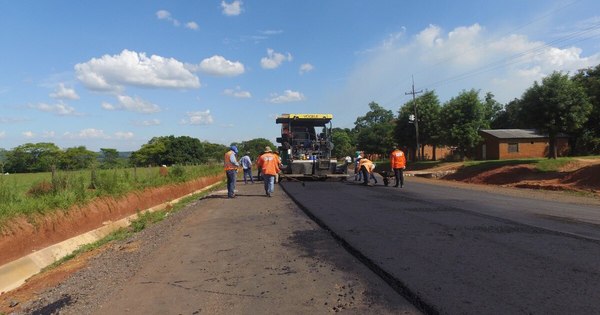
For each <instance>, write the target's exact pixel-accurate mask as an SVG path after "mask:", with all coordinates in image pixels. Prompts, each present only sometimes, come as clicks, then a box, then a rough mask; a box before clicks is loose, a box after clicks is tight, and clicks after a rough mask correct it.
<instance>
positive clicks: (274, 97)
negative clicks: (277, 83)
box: [269, 90, 306, 104]
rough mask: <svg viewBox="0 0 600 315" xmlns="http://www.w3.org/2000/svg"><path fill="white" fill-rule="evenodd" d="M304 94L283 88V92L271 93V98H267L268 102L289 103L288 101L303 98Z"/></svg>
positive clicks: (297, 100)
mask: <svg viewBox="0 0 600 315" xmlns="http://www.w3.org/2000/svg"><path fill="white" fill-rule="evenodd" d="M305 99H306V97H304V94H302V93H300V92H297V91H292V90H285V91H283V94H281V95H279V94H277V93H273V94H271V98H270V99H269V102H270V103H275V104H281V103H290V102H299V101H303V100H305Z"/></svg>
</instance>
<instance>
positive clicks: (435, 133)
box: [394, 91, 441, 160]
mask: <svg viewBox="0 0 600 315" xmlns="http://www.w3.org/2000/svg"><path fill="white" fill-rule="evenodd" d="M414 101H416V103H417V106H416V107H417V111H418V114H417V118H418V119H419V142H420V144H422V145H423V147H421V150H423V151H421V156H423V152H424V146H425V145H430V146H432V147H433V154H434V155H433V159H434V160H435V159H436V156H435V147H436V146H437V145H439V144H440V137H439V134H440V133H439V122H438V120H439V116H440V110H441V106H440V101H439V99H438V97H437V95H436V94H435V92H434V91H427V92H425V94H423V95H421V96H419V97H417V98H416V99H415V100H414ZM414 101H413V100H410V101H408V102H406V103H405V104H404V105H402V107H401V108H400V110H399V111H398V119H397V120H396V125H395V128H394V138H395V140H396V142H397V143H398V144H399V145H407V146H410V147H413V148H415V147H416V143H417V141H416V130H415V125H414V123H413V122H411V121H410V119H409V117H410V116H411V115H414V108H415V106H414ZM413 150H416V149H413ZM415 152H416V151H415Z"/></svg>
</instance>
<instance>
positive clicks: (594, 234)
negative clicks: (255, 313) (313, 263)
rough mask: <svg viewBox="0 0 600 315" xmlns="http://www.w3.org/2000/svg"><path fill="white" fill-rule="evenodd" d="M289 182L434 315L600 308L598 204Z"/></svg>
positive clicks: (409, 186)
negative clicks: (439, 314) (434, 314)
mask: <svg viewBox="0 0 600 315" xmlns="http://www.w3.org/2000/svg"><path fill="white" fill-rule="evenodd" d="M380 185H381V181H380ZM281 186H282V187H283V188H284V189H285V190H286V191H287V192H288V193H289V194H290V196H291V197H292V198H293V199H294V200H295V201H296V202H297V203H299V204H300V205H301V207H302V208H304V210H305V211H306V212H307V213H308V214H309V215H310V216H312V217H314V218H315V219H316V220H317V222H319V223H320V224H321V225H322V226H325V227H326V228H327V229H329V230H330V231H331V232H332V234H334V235H335V236H336V237H337V238H338V239H339V240H340V241H341V242H342V243H343V244H345V245H346V246H347V247H348V248H349V250H350V251H351V252H354V253H355V255H356V256H357V257H359V258H361V259H362V260H364V261H365V262H366V263H367V265H370V266H371V268H372V269H373V270H374V271H375V272H377V273H378V274H380V275H381V276H382V277H383V278H386V279H387V281H388V283H390V284H391V285H392V286H393V287H395V288H396V289H397V291H398V292H401V293H402V294H403V295H404V296H405V297H407V298H408V299H409V300H412V301H413V303H415V304H418V305H419V306H420V307H421V309H422V310H424V311H426V312H429V313H443V314H599V313H600V241H599V240H600V228H599V225H597V223H598V222H600V220H599V218H600V209H599V207H598V206H597V205H596V206H585V205H575V204H568V203H561V202H559V201H556V200H554V201H544V200H538V199H529V198H519V197H511V196H509V195H506V194H497V193H490V192H484V191H478V190H470V189H459V188H453V187H445V186H439V185H431V184H427V183H426V182H424V181H416V180H410V179H409V180H407V183H406V186H405V188H403V189H399V188H394V187H384V186H375V187H365V186H362V185H359V184H358V183H357V182H353V181H349V182H307V183H306V184H305V186H302V185H301V184H300V183H297V182H286V181H284V182H282V183H281Z"/></svg>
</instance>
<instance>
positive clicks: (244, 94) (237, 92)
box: [223, 86, 252, 98]
mask: <svg viewBox="0 0 600 315" xmlns="http://www.w3.org/2000/svg"><path fill="white" fill-rule="evenodd" d="M223 94H225V95H228V96H233V97H235V98H251V97H252V94H250V92H248V91H242V89H241V88H240V87H239V86H236V87H235V89H225V90H224V91H223Z"/></svg>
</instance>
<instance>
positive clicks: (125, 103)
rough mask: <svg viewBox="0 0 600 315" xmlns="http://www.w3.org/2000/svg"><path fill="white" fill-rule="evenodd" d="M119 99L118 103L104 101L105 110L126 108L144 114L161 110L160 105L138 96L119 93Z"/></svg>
mask: <svg viewBox="0 0 600 315" xmlns="http://www.w3.org/2000/svg"><path fill="white" fill-rule="evenodd" d="M117 101H118V104H117V105H113V104H110V103H107V102H103V103H102V105H101V106H102V108H103V109H105V110H126V111H130V112H137V113H144V114H151V113H157V112H160V107H159V106H158V105H156V104H153V103H150V102H148V101H145V100H143V99H141V98H140V97H138V96H135V97H131V96H127V95H117Z"/></svg>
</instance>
